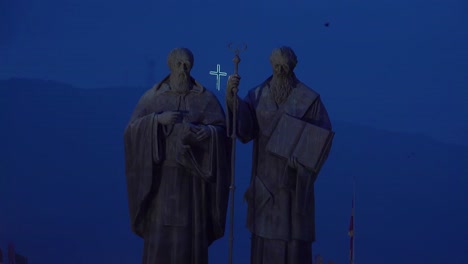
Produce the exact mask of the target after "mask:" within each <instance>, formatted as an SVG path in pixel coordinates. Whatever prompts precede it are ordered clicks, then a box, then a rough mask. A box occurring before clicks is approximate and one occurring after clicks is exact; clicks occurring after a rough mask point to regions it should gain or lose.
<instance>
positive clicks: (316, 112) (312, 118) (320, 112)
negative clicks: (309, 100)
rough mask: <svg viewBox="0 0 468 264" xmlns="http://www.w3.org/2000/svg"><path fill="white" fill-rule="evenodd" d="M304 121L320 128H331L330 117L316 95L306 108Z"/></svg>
mask: <svg viewBox="0 0 468 264" xmlns="http://www.w3.org/2000/svg"><path fill="white" fill-rule="evenodd" d="M304 121H307V122H309V123H312V124H314V125H316V126H319V127H321V128H325V129H328V130H332V124H331V121H330V117H329V116H328V111H327V109H326V108H325V105H324V104H323V102H322V100H321V98H320V97H318V98H317V99H316V100H315V102H314V103H313V104H312V105H311V106H310V108H309V109H308V110H307V112H306V114H305V116H304Z"/></svg>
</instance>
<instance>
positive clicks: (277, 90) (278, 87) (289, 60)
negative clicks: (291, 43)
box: [270, 46, 297, 104]
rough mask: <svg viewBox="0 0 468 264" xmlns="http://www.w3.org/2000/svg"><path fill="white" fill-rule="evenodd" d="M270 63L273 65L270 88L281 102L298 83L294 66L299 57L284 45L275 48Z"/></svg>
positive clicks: (277, 101)
mask: <svg viewBox="0 0 468 264" xmlns="http://www.w3.org/2000/svg"><path fill="white" fill-rule="evenodd" d="M270 63H271V66H272V67H273V78H272V79H271V82H270V85H271V87H270V88H271V91H272V95H273V98H274V99H275V101H276V103H278V104H281V103H283V102H285V101H286V99H287V98H288V96H289V95H290V94H291V91H292V89H293V88H294V86H295V85H296V82H297V79H296V76H295V75H294V68H295V67H296V64H297V57H296V54H295V53H294V51H293V50H292V49H291V48H290V47H285V46H283V47H280V48H276V49H274V50H273V52H272V53H271V55H270Z"/></svg>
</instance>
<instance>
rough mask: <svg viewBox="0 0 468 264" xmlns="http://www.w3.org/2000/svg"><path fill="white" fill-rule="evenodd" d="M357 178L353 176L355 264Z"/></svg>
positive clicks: (354, 256)
mask: <svg viewBox="0 0 468 264" xmlns="http://www.w3.org/2000/svg"><path fill="white" fill-rule="evenodd" d="M355 226H356V176H353V263H352V264H355V262H356V254H354V250H355V248H356V229H355V228H354V227H355Z"/></svg>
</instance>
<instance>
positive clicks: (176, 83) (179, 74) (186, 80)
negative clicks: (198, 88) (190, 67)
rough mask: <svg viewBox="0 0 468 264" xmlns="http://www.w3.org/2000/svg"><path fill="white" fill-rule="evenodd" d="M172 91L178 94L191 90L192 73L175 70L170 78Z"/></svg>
mask: <svg viewBox="0 0 468 264" xmlns="http://www.w3.org/2000/svg"><path fill="white" fill-rule="evenodd" d="M169 78H170V80H169V82H170V86H171V89H173V90H174V91H175V92H177V93H185V92H187V91H188V90H189V89H190V84H191V81H190V72H189V71H186V70H173V71H172V73H171V76H170V77H169Z"/></svg>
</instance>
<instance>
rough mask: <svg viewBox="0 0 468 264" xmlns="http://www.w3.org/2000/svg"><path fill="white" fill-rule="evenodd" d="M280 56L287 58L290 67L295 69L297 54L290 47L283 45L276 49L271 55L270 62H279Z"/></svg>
mask: <svg viewBox="0 0 468 264" xmlns="http://www.w3.org/2000/svg"><path fill="white" fill-rule="evenodd" d="M280 58H282V59H286V61H287V62H288V66H289V68H290V69H291V70H294V68H295V67H296V65H297V56H296V54H295V53H294V51H293V50H292V49H291V48H290V47H287V46H282V47H279V48H276V49H274V50H273V52H272V53H271V55H270V63H271V64H272V65H273V64H274V63H275V62H278V60H279V59H280Z"/></svg>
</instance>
